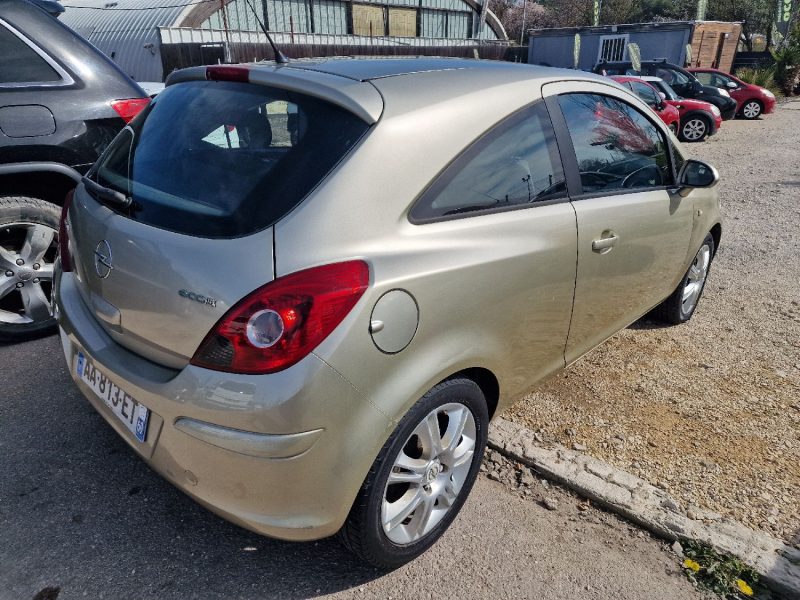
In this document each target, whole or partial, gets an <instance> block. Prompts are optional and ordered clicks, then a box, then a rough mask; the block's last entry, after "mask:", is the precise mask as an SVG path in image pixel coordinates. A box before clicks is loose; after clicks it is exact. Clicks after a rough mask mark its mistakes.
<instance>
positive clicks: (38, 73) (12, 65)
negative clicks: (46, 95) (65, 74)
mask: <svg viewBox="0 0 800 600" xmlns="http://www.w3.org/2000/svg"><path fill="white" fill-rule="evenodd" d="M60 80H61V78H60V77H59V76H58V73H56V70H55V69H53V67H51V66H50V65H48V64H47V61H46V60H44V59H43V58H42V57H41V56H39V55H38V54H37V53H36V51H35V50H34V49H33V48H31V47H30V46H28V44H26V43H25V42H24V41H22V40H21V39H20V38H18V37H17V36H16V35H14V33H12V32H11V31H9V30H8V29H7V28H6V27H4V26H3V25H2V24H0V85H3V84H4V83H15V84H17V83H46V82H51V81H60Z"/></svg>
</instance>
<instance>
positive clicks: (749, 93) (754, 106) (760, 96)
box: [689, 68, 775, 119]
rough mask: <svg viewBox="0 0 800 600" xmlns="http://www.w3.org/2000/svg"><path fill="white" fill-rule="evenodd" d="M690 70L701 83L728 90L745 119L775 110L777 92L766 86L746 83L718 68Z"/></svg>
mask: <svg viewBox="0 0 800 600" xmlns="http://www.w3.org/2000/svg"><path fill="white" fill-rule="evenodd" d="M689 71H691V72H692V73H694V76H695V77H697V79H698V80H699V81H700V83H702V84H705V85H713V86H714V87H718V88H722V89H723V90H727V91H728V93H729V94H730V95H731V98H733V99H734V100H736V112H737V113H738V114H739V115H741V116H743V117H744V118H745V119H757V118H758V117H760V116H761V115H768V114H770V113H771V112H773V111H774V110H775V94H773V93H772V92H770V91H769V90H768V89H766V88H762V87H761V86H758V85H753V84H752V83H745V82H744V81H742V80H741V79H738V78H736V77H734V76H733V75H731V74H730V73H725V72H724V71H720V70H718V69H705V68H696V69H689Z"/></svg>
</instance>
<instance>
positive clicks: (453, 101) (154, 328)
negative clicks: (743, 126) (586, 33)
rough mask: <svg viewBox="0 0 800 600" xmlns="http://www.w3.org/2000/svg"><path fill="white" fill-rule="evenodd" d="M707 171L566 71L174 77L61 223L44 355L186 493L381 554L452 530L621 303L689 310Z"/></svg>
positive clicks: (648, 123) (295, 69) (342, 62)
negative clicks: (555, 381)
mask: <svg viewBox="0 0 800 600" xmlns="http://www.w3.org/2000/svg"><path fill="white" fill-rule="evenodd" d="M716 182H717V173H716V171H715V170H714V169H713V168H712V167H710V166H708V165H706V164H703V163H701V162H698V161H694V160H687V159H686V158H684V154H683V151H682V150H681V148H680V146H679V144H678V143H677V141H676V140H675V139H674V137H673V136H672V135H671V134H670V132H669V131H668V129H667V128H666V127H665V126H664V125H663V124H662V123H661V122H660V120H659V119H658V117H657V116H656V115H655V114H654V113H652V111H650V110H649V108H648V107H647V106H646V105H645V104H643V103H642V102H641V101H640V100H638V99H637V98H635V97H634V96H632V95H631V94H630V93H628V92H626V91H625V90H623V89H622V88H621V87H620V86H618V85H617V84H615V83H614V82H612V81H610V80H608V79H606V78H602V77H597V76H593V75H587V74H584V73H580V72H577V71H564V70H557V69H550V68H541V67H530V66H527V65H516V64H510V63H495V62H481V61H469V60H447V59H430V60H425V59H403V60H382V59H372V60H354V59H350V60H347V59H338V60H318V61H297V62H293V63H290V64H288V65H285V66H281V65H273V64H254V65H239V66H224V65H223V66H210V67H198V68H192V69H186V70H183V71H178V72H175V73H173V74H172V75H171V76H170V78H169V79H168V81H167V86H166V88H165V90H164V91H163V92H161V93H160V94H159V95H158V96H156V98H155V99H154V100H153V102H152V103H151V105H150V106H149V108H147V109H146V111H145V112H143V113H142V114H141V115H140V116H139V117H138V118H137V119H135V120H134V121H133V122H132V123H131V124H130V126H129V127H127V128H126V129H125V130H124V131H123V132H122V133H121V134H120V135H119V136H118V137H117V138H116V139H115V141H114V142H113V143H112V145H111V146H110V147H109V148H108V150H107V151H106V152H105V154H104V155H103V156H102V157H101V158H100V160H99V161H98V163H97V164H96V165H95V166H94V167H93V168H92V169H91V171H90V172H89V173H88V174H87V176H86V177H85V178H84V181H83V183H82V184H81V185H79V186H78V188H77V189H76V191H75V193H74V196H73V197H72V199H71V202H69V203H68V206H67V207H66V208H65V210H64V213H63V217H62V223H61V233H60V238H59V239H60V243H61V259H60V260H61V268H60V270H59V271H58V272H57V285H56V313H57V318H58V321H59V324H60V330H61V340H62V343H63V349H64V354H65V356H66V359H67V362H68V364H69V368H70V371H71V373H72V376H73V378H74V379H75V381H76V383H77V385H78V386H79V388H80V389H81V391H82V392H83V393H84V394H85V395H86V397H87V398H88V399H89V401H90V402H91V403H92V405H93V406H94V407H95V408H96V409H97V410H98V411H99V412H100V413H101V414H102V415H103V416H104V417H105V419H106V420H107V421H108V423H109V424H110V425H111V426H112V427H113V428H114V429H116V430H117V432H118V433H119V434H120V435H121V436H122V437H123V438H124V439H125V440H126V441H127V442H128V444H130V446H131V447H132V448H133V449H134V450H135V451H136V452H137V453H138V454H139V455H140V456H141V457H142V458H143V459H144V460H145V461H147V463H148V464H149V465H151V466H152V467H153V468H154V469H156V470H157V471H158V472H159V473H161V474H162V475H163V476H164V477H165V478H167V479H168V480H169V481H171V482H172V483H173V484H174V485H176V486H177V487H179V488H180V489H181V490H182V491H184V492H186V493H187V494H189V495H190V496H192V497H193V498H195V499H196V500H197V501H198V502H200V503H202V504H203V505H204V506H206V507H208V508H209V509H211V510H213V511H214V512H216V513H218V514H220V515H222V516H223V517H225V518H226V519H229V520H230V521H232V522H234V523H237V524H239V525H241V526H243V527H246V528H248V529H251V530H253V531H256V532H259V533H261V534H264V535H269V536H274V537H278V538H283V539H289V540H312V539H316V538H321V537H325V536H329V535H332V534H335V533H337V532H338V533H339V536H340V537H341V539H342V540H343V541H344V543H345V545H346V546H347V547H349V548H350V549H351V550H353V551H354V552H355V553H356V554H358V555H359V556H361V557H362V558H363V559H364V560H366V561H369V562H371V563H372V564H374V565H377V566H379V567H384V568H390V567H394V566H397V565H400V564H402V563H404V562H406V561H408V560H411V559H413V558H414V557H416V556H418V555H419V554H421V553H422V552H423V551H425V550H426V549H427V548H428V547H430V546H431V545H432V544H433V543H434V542H435V541H436V539H437V538H438V537H439V536H440V535H441V534H442V533H443V532H444V531H445V530H446V529H447V527H448V526H449V525H450V523H451V522H452V521H453V519H454V518H455V516H456V514H457V513H458V511H459V510H460V508H461V506H462V504H463V503H464V500H465V499H466V497H467V495H468V493H469V491H470V489H471V487H472V485H473V483H474V481H475V479H476V476H477V473H478V469H479V465H480V461H481V457H482V456H483V452H484V448H485V446H486V440H487V427H488V424H489V420H490V419H491V418H492V417H493V416H494V415H496V414H499V413H500V412H501V411H502V410H503V409H504V408H506V407H507V406H508V405H509V403H511V402H513V401H514V400H515V399H517V398H519V397H521V396H522V395H523V394H524V393H526V392H527V391H528V390H530V389H531V388H532V387H533V386H534V385H535V384H536V382H537V381H539V380H540V379H541V378H543V377H545V376H546V375H548V374H551V373H553V372H555V371H557V370H558V369H562V368H564V367H565V366H566V365H568V364H569V363H572V362H573V361H575V360H577V359H578V358H579V357H580V356H581V355H583V354H585V353H586V352H588V351H589V350H591V349H592V348H593V347H594V346H596V345H598V344H599V343H601V342H602V341H603V340H605V339H607V338H609V337H610V336H612V335H613V334H614V333H616V332H617V331H619V330H620V329H622V328H624V327H626V326H627V325H628V324H630V323H631V322H633V321H635V320H636V319H638V318H639V317H641V316H642V315H645V314H646V313H648V312H651V311H652V315H653V316H654V317H656V318H659V319H661V320H663V321H665V322H668V323H681V322H683V321H686V320H688V319H689V318H690V317H691V316H692V313H693V312H694V310H695V307H696V306H697V302H698V299H699V297H700V295H701V293H702V291H703V286H704V284H705V281H706V276H707V275H708V272H709V266H710V264H711V260H712V258H713V256H714V252H715V250H716V249H717V248H718V246H719V241H720V235H721V225H720V214H719V207H718V202H717V195H716V190H714V189H712V188H713V186H714V185H715V184H716Z"/></svg>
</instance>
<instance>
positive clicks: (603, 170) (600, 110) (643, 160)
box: [558, 94, 672, 194]
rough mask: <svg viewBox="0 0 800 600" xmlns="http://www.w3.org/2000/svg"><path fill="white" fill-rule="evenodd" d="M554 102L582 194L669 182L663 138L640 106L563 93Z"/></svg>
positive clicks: (589, 95)
mask: <svg viewBox="0 0 800 600" xmlns="http://www.w3.org/2000/svg"><path fill="white" fill-rule="evenodd" d="M558 102H559V104H560V105H561V110H562V112H563V113H564V118H565V119H566V121H567V128H568V130H569V134H570V137H571V138H572V145H573V147H574V148H575V156H576V158H577V160H578V169H579V171H580V177H581V184H582V188H583V193H585V194H586V193H589V194H591V193H598V192H606V191H612V190H618V189H631V190H633V189H647V188H656V187H661V186H665V185H668V184H669V183H670V182H671V180H672V174H671V171H670V165H669V159H668V157H667V144H666V140H665V139H664V137H663V136H662V134H661V132H660V131H659V130H658V128H657V127H656V126H655V125H654V124H653V123H652V122H651V121H650V120H649V119H647V117H645V116H644V115H643V114H642V113H640V112H639V111H638V110H636V109H635V108H633V107H632V106H630V105H629V104H627V103H625V102H622V101H621V100H617V99H616V98H611V97H609V96H602V95H599V94H565V95H562V96H559V98H558Z"/></svg>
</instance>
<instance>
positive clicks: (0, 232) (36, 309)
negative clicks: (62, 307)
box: [0, 222, 58, 325]
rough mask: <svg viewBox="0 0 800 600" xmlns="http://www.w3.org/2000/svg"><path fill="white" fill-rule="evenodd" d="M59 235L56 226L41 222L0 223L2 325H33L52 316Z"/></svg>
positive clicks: (0, 304) (0, 309)
mask: <svg viewBox="0 0 800 600" xmlns="http://www.w3.org/2000/svg"><path fill="white" fill-rule="evenodd" d="M56 238H57V236H56V231H55V229H53V228H52V227H48V226H47V225H42V224H39V223H21V222H20V223H11V224H9V225H3V226H2V227H0V325H29V324H32V323H41V322H44V321H47V320H49V319H51V318H52V312H51V309H50V295H51V291H52V285H53V266H54V261H55V258H56V255H57V253H58V247H57V239H56Z"/></svg>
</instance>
